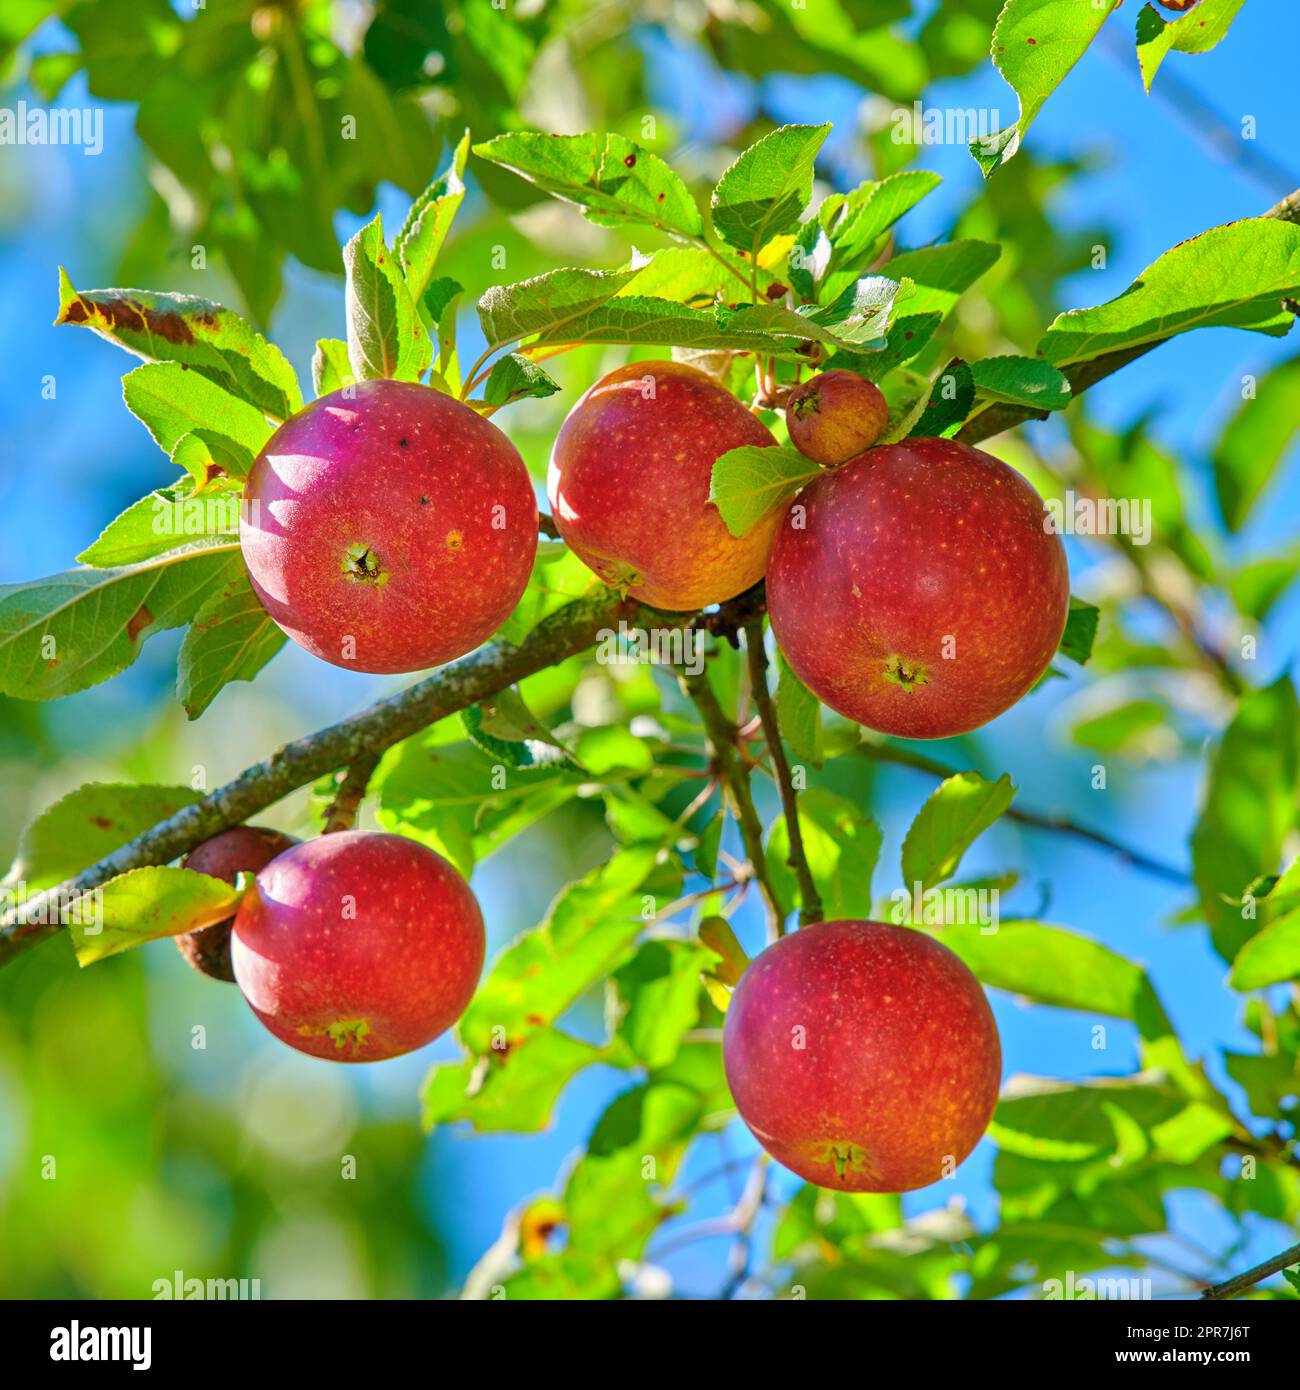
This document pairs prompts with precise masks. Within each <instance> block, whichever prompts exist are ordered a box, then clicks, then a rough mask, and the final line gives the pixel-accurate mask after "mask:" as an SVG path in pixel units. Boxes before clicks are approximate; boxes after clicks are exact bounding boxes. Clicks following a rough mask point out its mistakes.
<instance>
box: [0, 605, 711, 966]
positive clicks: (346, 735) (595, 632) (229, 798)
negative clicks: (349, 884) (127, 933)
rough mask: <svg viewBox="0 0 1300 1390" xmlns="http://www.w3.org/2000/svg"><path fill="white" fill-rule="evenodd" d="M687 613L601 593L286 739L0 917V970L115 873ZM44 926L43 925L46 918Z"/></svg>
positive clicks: (173, 853) (184, 847)
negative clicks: (607, 644)
mask: <svg viewBox="0 0 1300 1390" xmlns="http://www.w3.org/2000/svg"><path fill="white" fill-rule="evenodd" d="M693 617H694V615H693V614H690V613H660V612H658V611H657V610H654V609H649V608H643V607H641V606H639V605H637V604H635V603H629V602H628V601H627V600H625V599H621V598H619V597H618V596H617V595H615V594H613V593H610V592H609V591H605V592H604V593H602V594H600V595H598V596H596V597H594V598H591V599H583V600H580V601H579V602H577V603H572V604H569V605H568V606H567V607H566V608H563V609H561V610H560V611H559V612H558V613H554V614H552V615H551V616H550V617H549V618H546V619H545V620H544V621H543V622H541V623H540V624H539V625H538V626H537V628H536V629H535V630H534V631H533V632H532V633H530V634H529V636H528V638H527V639H526V640H525V641H524V642H523V643H522V644H520V645H519V646H517V647H516V646H513V645H511V644H510V643H505V642H501V643H493V644H491V645H489V646H486V647H482V648H480V649H479V650H478V651H476V652H472V653H471V654H470V655H469V656H466V657H462V658H461V660H459V661H456V662H453V663H451V664H450V665H448V666H444V667H443V668H442V669H441V670H439V671H437V672H436V673H435V674H434V675H432V676H428V677H426V678H425V679H424V680H422V681H418V682H417V683H416V684H415V685H412V686H410V687H408V688H407V689H406V690H403V691H400V692H399V693H398V694H396V695H392V696H390V697H389V698H388V699H386V700H381V701H379V702H378V703H377V704H375V705H372V706H371V707H370V708H369V709H367V710H364V711H363V712H362V713H360V714H357V715H354V716H353V717H352V718H350V719H345V720H344V721H343V722H342V723H339V724H334V725H332V726H331V727H329V728H327V729H321V730H319V731H318V732H316V733H313V734H308V735H307V736H306V737H305V738H300V739H295V740H294V741H293V742H292V743H287V744H285V745H284V746H283V747H282V748H278V749H276V751H275V752H274V753H272V754H271V755H270V757H268V758H266V759H265V760H264V761H262V762H260V763H257V764H255V765H254V766H253V767H249V768H245V770H244V771H243V772H241V773H240V774H239V776H238V777H236V778H235V779H234V780H233V781H231V782H228V783H227V784H226V785H225V786H224V787H219V788H218V789H217V790H216V791H214V792H212V793H211V795H209V796H206V797H204V799H203V800H202V801H199V802H196V803H195V804H194V805H192V806H186V807H184V808H183V809H182V810H180V811H178V812H177V813H176V814H175V815H174V816H170V817H168V819H167V820H164V821H161V822H159V824H157V825H155V826H153V827H152V828H151V829H149V830H146V831H145V832H144V833H143V834H141V835H137V836H136V838H135V839H134V840H131V841H130V842H129V843H128V844H125V845H123V846H122V847H121V848H120V849H118V850H115V851H114V852H113V853H112V854H110V855H107V856H105V858H103V859H101V860H100V861H99V862H98V863H96V864H92V865H91V866H90V867H89V868H88V869H86V870H84V871H83V872H82V873H80V874H78V875H77V876H76V877H75V878H72V879H69V880H67V881H66V882H64V883H61V884H58V885H57V886H56V887H54V888H51V889H48V890H47V891H46V892H43V893H39V894H35V895H33V896H32V897H31V898H29V899H27V900H26V901H25V902H24V903H22V904H21V905H20V906H18V907H16V908H13V909H11V910H10V911H8V912H6V913H4V914H3V916H0V965H4V964H7V963H8V962H9V961H10V960H12V959H13V958H14V957H15V956H17V955H19V954H21V952H23V951H24V950H26V949H28V948H29V947H32V946H35V945H36V944H37V943H38V942H41V941H44V940H45V939H46V938H47V937H50V936H53V935H54V934H55V933H56V932H58V931H59V930H60V928H61V925H62V923H61V922H60V921H59V919H58V913H59V909H60V907H63V908H65V909H66V906H67V904H68V903H69V901H70V900H72V899H74V898H75V896H76V895H77V894H79V893H86V892H89V891H90V890H91V889H94V888H98V887H100V886H102V885H103V884H105V883H107V882H108V880H109V879H111V878H115V877H116V876H117V875H118V874H123V873H127V872H128V871H129V870H131V869H141V868H145V867H148V866H149V865H154V864H167V863H170V862H171V861H172V860H173V859H175V858H177V857H178V856H179V855H182V854H185V853H187V852H188V851H189V850H192V849H193V848H194V847H195V846H196V845H199V844H201V843H202V842H203V841H204V840H208V839H211V837H212V836H213V835H216V834H218V833H219V832H220V831H222V830H227V829H229V828H230V827H231V826H233V825H239V824H241V823H242V822H244V821H246V820H247V819H248V818H249V817H250V816H254V815H257V814H258V812H260V811H263V810H265V809H266V808H267V807H268V806H270V805H272V804H274V803H275V802H277V801H279V800H280V799H281V798H282V797H285V796H287V795H288V794H289V793H290V792H292V791H296V790H297V789H298V788H299V787H304V786H307V785H308V784H309V783H311V782H314V781H315V780H316V779H317V778H318V777H323V776H325V775H326V774H327V773H330V772H333V771H335V770H336V769H338V768H340V767H352V766H353V765H355V764H358V763H359V761H360V760H361V759H363V758H371V757H374V758H377V757H378V756H379V755H380V754H381V753H382V752H383V751H384V750H385V749H386V748H389V747H391V746H392V745H393V744H395V743H398V742H400V741H401V740H402V739H404V738H408V737H409V736H410V735H411V734H414V733H417V732H418V731H419V730H420V729H423V728H425V727H426V726H427V725H429V724H432V723H434V722H435V721H436V720H439V719H442V718H444V717H445V716H446V715H448V714H454V713H456V712H457V711H458V710H462V709H466V708H467V707H468V706H470V705H473V704H477V703H478V702H479V701H480V700H485V699H487V698H488V697H489V696H491V695H495V694H497V693H498V692H499V691H501V690H504V689H505V688H506V687H507V686H511V685H514V684H515V683H516V682H518V681H521V680H523V679H524V677H525V676H531V675H533V674H534V673H535V672H537V671H541V670H544V669H545V668H546V667H548V666H553V665H555V664H556V663H557V662H560V661H564V660H565V659H566V658H568V657H571V656H576V655H577V654H578V653H579V652H582V651H585V650H586V649H587V648H588V647H590V646H592V645H593V644H594V643H595V642H596V641H597V640H598V638H599V635H600V633H601V632H602V631H604V630H607V629H614V628H616V627H617V624H618V622H619V620H620V619H622V620H624V621H626V622H627V623H628V624H629V625H633V626H642V627H646V626H656V627H669V628H671V627H682V626H685V625H687V624H689V623H690V622H691V621H692V620H693ZM46 918H51V919H52V920H46Z"/></svg>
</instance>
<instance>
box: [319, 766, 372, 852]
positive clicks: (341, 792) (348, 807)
mask: <svg viewBox="0 0 1300 1390" xmlns="http://www.w3.org/2000/svg"><path fill="white" fill-rule="evenodd" d="M382 756H383V754H382V752H379V751H374V750H369V751H367V752H365V753H361V754H358V756H357V757H355V758H353V759H352V761H351V763H349V764H348V769H347V771H346V772H345V773H344V774H343V775H342V776H341V777H340V778H339V779H338V790H337V791H336V792H335V793H334V799H333V800H332V801H331V802H330V804H329V805H328V806H327V807H326V808H325V823H324V824H323V825H322V826H321V834H322V835H333V834H335V833H336V832H337V831H340V830H352V829H354V828H355V826H356V823H357V812H358V811H360V809H361V803H362V801H364V800H365V795H366V788H367V787H368V786H369V785H370V779H371V777H373V776H374V773H375V768H377V767H378V766H379V759H380V758H381V757H382Z"/></svg>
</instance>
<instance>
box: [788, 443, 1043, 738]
mask: <svg viewBox="0 0 1300 1390" xmlns="http://www.w3.org/2000/svg"><path fill="white" fill-rule="evenodd" d="M767 602H768V612H769V613H770V615H771V619H772V629H773V631H774V632H775V633H776V640H777V642H778V644H779V645H780V647H781V650H782V651H783V652H784V653H785V655H786V658H787V659H788V660H789V662H790V665H791V666H792V667H793V668H794V670H795V673H796V674H797V675H798V676H799V678H800V680H802V681H803V683H804V684H805V685H806V686H807V687H808V688H809V689H810V690H812V691H813V692H814V693H815V694H816V695H818V696H819V697H820V698H821V699H822V700H823V701H825V703H826V704H828V705H830V707H831V708H832V709H835V710H838V711H839V712H840V713H841V714H843V715H846V716H847V717H848V718H850V719H854V720H856V721H857V722H858V723H859V724H865V725H866V726H867V727H868V728H871V729H878V730H879V731H880V732H881V733H886V734H895V735H898V736H900V737H904V738H947V737H949V736H950V735H953V734H961V733H966V732H967V731H969V730H971V729H978V728H979V727H980V725H981V724H987V723H988V721H989V720H990V719H993V718H995V717H996V716H997V715H999V714H1001V713H1002V712H1003V710H1005V709H1008V708H1009V707H1010V706H1011V705H1014V704H1015V703H1016V701H1017V700H1019V699H1020V698H1021V696H1022V695H1024V694H1025V693H1026V692H1027V691H1028V690H1029V689H1030V688H1031V687H1032V686H1033V685H1034V683H1035V682H1036V681H1037V680H1038V678H1039V677H1040V676H1041V675H1042V674H1043V672H1044V671H1045V670H1046V669H1047V666H1048V664H1049V662H1050V661H1051V659H1052V655H1053V653H1054V652H1055V651H1056V648H1057V645H1058V644H1059V642H1060V640H1061V634H1062V633H1063V631H1064V630H1065V619H1066V614H1067V612H1068V609H1069V602H1070V576H1069V571H1068V568H1067V566H1066V561H1065V548H1064V546H1063V545H1062V544H1061V539H1060V536H1059V535H1057V534H1056V531H1055V530H1054V529H1052V527H1051V526H1050V518H1049V516H1048V513H1047V510H1046V508H1045V507H1044V506H1043V501H1042V499H1041V498H1040V497H1039V496H1038V494H1037V493H1036V492H1035V491H1034V489H1033V487H1032V486H1031V485H1030V484H1029V483H1028V482H1026V480H1025V479H1024V478H1023V477H1021V475H1020V474H1019V473H1017V472H1016V471H1015V470H1014V469H1012V468H1008V467H1007V465H1006V464H1005V463H1003V462H1002V461H1001V460H1000V459H996V458H993V457H992V455H990V454H986V453H983V452H981V451H980V450H979V449H972V448H970V447H969V446H968V445H965V444H958V443H957V442H956V441H954V440H950V439H909V440H906V441H904V442H903V443H901V444H890V445H887V446H885V447H883V448H879V449H870V450H868V451H867V452H866V453H865V454H863V455H861V457H859V458H856V459H854V460H852V462H850V463H846V464H845V465H844V466H843V467H841V468H837V469H834V470H833V471H831V472H828V473H826V474H823V475H822V476H821V477H818V478H814V479H813V481H812V482H811V483H810V484H809V485H808V487H807V488H805V489H804V490H803V492H801V493H800V494H799V495H798V496H797V497H796V498H795V499H794V501H793V502H792V503H791V504H790V507H789V509H788V510H787V511H786V513H785V517H784V520H783V521H782V524H781V526H780V529H779V530H778V531H777V535H776V540H775V542H774V544H773V547H772V558H771V561H770V563H769V565H768V574H767Z"/></svg>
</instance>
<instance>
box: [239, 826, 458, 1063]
mask: <svg viewBox="0 0 1300 1390" xmlns="http://www.w3.org/2000/svg"><path fill="white" fill-rule="evenodd" d="M231 944H232V955H233V960H234V967H235V980H236V982H237V983H238V985H239V988H240V989H241V990H242V991H243V993H244V997H245V998H246V999H247V1000H248V1002H249V1005H250V1006H251V1007H252V1010H253V1012H254V1013H255V1014H256V1015H257V1016H258V1018H260V1019H261V1020H262V1022H263V1023H264V1024H265V1025H266V1026H267V1028H269V1029H270V1030H271V1032H272V1033H274V1034H275V1036H276V1037H277V1038H279V1039H281V1040H282V1041H283V1042H287V1043H288V1044H289V1046H290V1047H296V1048H297V1049H298V1051H300V1052H306V1053H309V1054H310V1055H312V1056H313V1057H325V1058H328V1059H329V1060H330V1061H335V1062H378V1061H382V1060H383V1059H384V1058H387V1057H398V1056H400V1055H401V1054H402V1053H404V1052H411V1051H412V1050H414V1049H415V1048H417V1047H423V1046H424V1045H425V1043H427V1042H431V1041H432V1040H433V1039H434V1038H436V1037H437V1036H438V1034H439V1033H442V1032H445V1031H446V1030H447V1029H448V1028H450V1027H451V1025H452V1024H453V1023H455V1022H456V1020H457V1019H458V1018H459V1017H460V1016H461V1014H462V1013H464V1012H465V1008H466V1006H467V1005H468V1004H469V1001H470V999H471V997H472V996H473V993H474V988H475V986H476V985H477V984H478V977H479V973H480V971H481V970H482V968H483V952H484V934H483V917H482V915H481V913H480V912H479V907H478V902H477V901H476V899H475V897H474V894H473V893H471V892H470V889H469V885H468V884H467V883H466V882H465V880H464V879H463V878H462V877H461V876H460V874H459V873H457V872H456V870H455V869H454V868H452V866H451V865H450V864H448V863H447V861H446V860H445V859H443V858H442V857H441V856H439V855H437V854H435V853H434V852H433V850H431V849H428V848H426V847H425V846H424V845H421V844H417V843H416V841H414V840H408V839H405V838H404V837H403V836H401V835H383V834H375V833H370V832H366V831H359V830H347V831H340V832H338V833H337V834H333V835H322V836H321V837H320V839H318V840H309V841H307V842H306V843H305V844H301V845H297V846H295V847H294V848H293V849H290V850H287V851H286V852H285V853H284V854H282V855H280V856H279V857H278V858H277V859H274V860H273V861H272V862H271V863H270V864H268V865H267V867H266V868H265V869H263V870H262V872H261V873H260V874H259V875H258V876H257V883H256V886H255V887H254V888H253V889H252V890H251V891H250V892H249V894H248V896H247V897H246V898H245V899H244V901H243V902H242V903H241V904H240V908H239V913H238V915H237V916H236V918H235V926H234V931H233V932H232V934H231Z"/></svg>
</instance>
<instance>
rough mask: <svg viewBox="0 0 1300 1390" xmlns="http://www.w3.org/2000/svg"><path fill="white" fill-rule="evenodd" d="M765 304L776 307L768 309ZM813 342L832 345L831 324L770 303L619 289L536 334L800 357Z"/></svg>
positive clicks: (545, 338)
mask: <svg viewBox="0 0 1300 1390" xmlns="http://www.w3.org/2000/svg"><path fill="white" fill-rule="evenodd" d="M573 273H575V274H576V273H578V272H573ZM588 273H594V272H588ZM769 308H770V309H777V312H775V313H768V312H767V310H768V309H769ZM812 341H819V342H824V343H829V344H831V345H835V344H836V343H838V342H839V339H838V338H837V337H836V335H835V333H834V332H832V331H831V330H830V329H827V328H823V327H822V326H821V325H819V324H816V323H813V322H812V321H810V320H809V319H807V318H804V317H802V316H800V315H798V314H795V313H792V312H790V311H789V310H780V309H779V306H775V305H772V306H768V305H754V306H747V307H746V308H744V309H740V310H722V311H721V312H719V310H718V309H716V308H713V309H693V308H690V307H689V306H688V305H685V304H676V303H674V302H673V301H671V300H668V299H652V298H649V297H645V296H641V295H622V294H620V295H618V296H616V297H615V298H612V299H608V300H606V301H605V302H603V303H599V304H595V305H592V306H591V307H590V308H589V309H586V310H584V311H582V312H580V313H577V314H574V315H571V316H567V317H565V318H563V319H562V320H560V321H558V322H557V323H556V324H555V325H554V326H551V327H546V328H544V329H543V330H542V331H541V333H540V335H539V337H538V339H537V342H539V343H546V344H549V343H611V344H616V345H618V346H621V347H635V346H659V347H675V348H695V349H705V350H723V351H729V352H763V353H768V354H771V355H772V356H774V357H782V358H787V359H791V360H794V361H802V360H804V358H805V355H806V352H807V346H806V345H807V344H808V343H809V342H812Z"/></svg>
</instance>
